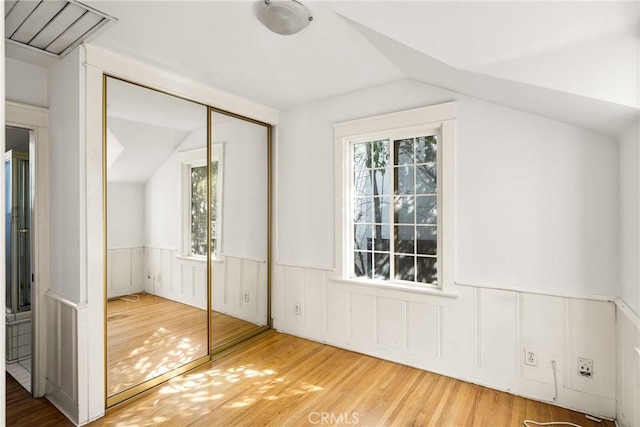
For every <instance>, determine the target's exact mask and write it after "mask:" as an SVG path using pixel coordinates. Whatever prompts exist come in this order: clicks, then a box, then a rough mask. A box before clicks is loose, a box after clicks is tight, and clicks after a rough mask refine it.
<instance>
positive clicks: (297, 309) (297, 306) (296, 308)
mask: <svg viewBox="0 0 640 427" xmlns="http://www.w3.org/2000/svg"><path fill="white" fill-rule="evenodd" d="M301 311H302V309H301V308H300V304H298V303H295V304H294V305H293V314H295V315H300V313H301Z"/></svg>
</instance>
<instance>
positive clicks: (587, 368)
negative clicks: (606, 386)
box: [578, 357, 593, 378]
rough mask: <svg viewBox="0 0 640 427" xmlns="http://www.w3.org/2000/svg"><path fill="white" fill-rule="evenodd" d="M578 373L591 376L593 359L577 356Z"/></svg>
mask: <svg viewBox="0 0 640 427" xmlns="http://www.w3.org/2000/svg"><path fill="white" fill-rule="evenodd" d="M578 374H580V375H581V376H583V377H587V378H591V377H592V376H593V360H591V359H586V358H584V357H578Z"/></svg>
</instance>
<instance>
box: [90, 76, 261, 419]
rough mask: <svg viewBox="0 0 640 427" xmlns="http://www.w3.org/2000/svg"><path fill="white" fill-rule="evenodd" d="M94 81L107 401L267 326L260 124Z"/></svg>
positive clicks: (109, 80)
mask: <svg viewBox="0 0 640 427" xmlns="http://www.w3.org/2000/svg"><path fill="white" fill-rule="evenodd" d="M104 85H105V106H104V108H105V110H104V134H103V137H104V193H105V206H106V209H105V210H106V212H105V217H106V225H105V242H106V247H105V254H106V259H105V307H106V310H105V312H106V316H105V317H106V322H105V323H106V332H105V333H106V367H105V371H106V396H107V398H106V406H107V407H110V406H112V405H114V404H116V403H119V402H122V401H123V400H126V399H128V398H130V397H132V396H134V395H136V394H138V393H140V392H142V391H145V390H147V389H148V388H150V387H153V386H155V385H157V384H159V383H161V382H163V381H165V380H167V379H169V378H171V377H173V376H176V375H179V374H180V373H183V372H186V371H187V370H189V369H192V368H194V367H196V366H198V365H200V364H202V363H205V362H207V361H208V360H210V357H211V355H212V354H215V353H221V352H222V351H224V350H226V349H227V348H229V347H231V346H233V345H235V344H237V343H239V342H242V341H243V340H245V339H248V338H251V337H253V336H255V335H257V334H259V333H260V332H262V331H264V330H266V329H268V328H269V327H270V310H269V305H270V268H269V265H270V250H269V248H270V241H271V234H270V233H271V231H270V222H271V217H270V209H271V202H270V197H271V192H270V187H271V178H270V176H271V167H270V164H271V157H270V152H271V127H270V126H269V125H267V124H264V123H261V122H257V121H254V120H251V119H247V118H244V117H240V116H237V115H233V114H230V113H226V112H223V111H220V110H217V109H215V108H212V107H207V106H205V105H202V104H198V103H195V102H192V101H188V100H185V99H182V98H179V97H176V96H173V95H170V94H167V93H164V92H161V91H157V90H154V89H152V88H147V87H143V86H140V85H137V84H134V83H131V82H127V81H124V80H121V79H118V78H114V77H108V76H105V78H104Z"/></svg>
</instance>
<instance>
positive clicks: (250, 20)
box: [86, 0, 640, 134]
mask: <svg viewBox="0 0 640 427" xmlns="http://www.w3.org/2000/svg"><path fill="white" fill-rule="evenodd" d="M86 3H88V4H89V5H90V6H92V7H94V8H97V9H98V10H100V11H102V12H104V13H106V14H109V15H111V16H115V17H116V18H118V19H119V21H118V22H117V23H116V24H114V25H112V26H111V27H110V28H109V29H107V30H106V31H104V32H103V33H102V34H100V35H99V36H97V37H96V38H95V39H94V40H93V41H92V42H91V43H92V44H96V45H98V46H101V47H104V48H107V49H110V50H114V51H117V52H121V53H124V54H126V55H129V56H132V57H135V58H138V59H140V60H143V61H146V62H149V63H153V64H160V65H161V66H162V67H163V68H165V69H168V70H170V71H172V72H175V73H178V74H181V75H184V76H187V77H189V78H191V79H193V80H196V81H198V82H201V83H204V84H207V85H210V86H213V87H216V88H219V89H222V90H225V91H228V92H230V93H234V94H236V95H239V96H242V97H245V98H248V99H251V100H253V101H256V102H259V103H262V104H265V105H268V106H271V107H274V108H277V109H280V110H285V109H288V108H292V107H295V106H299V105H303V104H306V103H309V102H313V101H316V100H321V99H324V98H329V97H333V96H336V95H340V94H344V93H349V92H354V91H357V90H360V89H364V88H367V87H371V86H375V85H380V84H384V83H388V82H390V81H395V80H399V79H404V78H411V79H414V80H418V81H421V82H424V83H428V84H432V85H436V86H441V87H445V88H447V89H450V90H454V91H458V92H462V93H466V94H469V95H471V96H476V97H480V98H484V99H488V100H490V101H493V102H497V103H501V104H505V105H508V106H510V107H513V108H517V109H521V110H525V111H530V112H532V113H535V114H541V115H543V116H547V117H551V118H554V119H556V120H561V121H565V122H568V123H572V124H575V125H578V126H583V127H586V128H590V129H594V130H598V131H601V132H603V133H608V134H615V133H616V131H617V130H619V126H622V125H623V124H624V123H626V122H627V121H628V120H629V119H630V118H633V117H637V115H638V105H639V102H640V101H639V89H638V85H639V80H640V78H639V77H638V76H639V67H638V62H639V42H638V40H639V35H638V31H639V29H638V28H639V27H638V22H639V6H638V2H636V1H627V2H615V1H605V2H583V1H569V2H556V1H547V2H540V1H537V2H536V1H534V2H522V1H513V2H481V1H470V2H459V1H450V2H433V1H407V2H405V1H374V2H365V1H355V0H354V1H346V2H330V1H315V2H313V1H309V2H305V4H306V5H307V6H309V8H310V9H311V10H312V13H313V15H314V21H313V22H312V23H311V25H310V26H309V27H308V28H307V29H305V30H304V31H302V32H300V33H298V34H296V35H293V36H280V35H277V34H274V33H271V32H270V31H269V30H267V29H266V28H265V27H263V26H262V25H261V24H260V23H259V22H258V21H257V19H256V18H255V16H254V12H253V9H254V6H255V2H254V1H228V2H222V1H196V2H191V1H91V0H90V1H87V2H86ZM447 76H448V77H447ZM452 76H455V78H452ZM594 120H595V121H594Z"/></svg>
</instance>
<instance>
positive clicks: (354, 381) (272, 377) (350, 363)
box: [92, 332, 614, 427]
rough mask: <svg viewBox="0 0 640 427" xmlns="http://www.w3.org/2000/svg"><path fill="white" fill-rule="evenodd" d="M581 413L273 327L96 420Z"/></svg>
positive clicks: (472, 420)
mask: <svg viewBox="0 0 640 427" xmlns="http://www.w3.org/2000/svg"><path fill="white" fill-rule="evenodd" d="M524 419H531V420H534V421H538V422H549V421H569V422H573V423H575V424H578V425H581V426H583V427H596V426H601V427H613V426H614V424H613V423H612V422H608V421H603V422H602V423H595V422H592V421H590V420H587V419H585V417H584V415H582V414H579V413H577V412H573V411H569V410H566V409H562V408H558V407H555V406H551V405H548V404H545V403H540V402H535V401H532V400H528V399H524V398H521V397H516V396H513V395H510V394H507V393H502V392H499V391H495V390H492V389H489V388H485V387H481V386H477V385H473V384H469V383H465V382H462V381H458V380H454V379H451V378H447V377H443V376H440V375H436V374H432V373H429V372H425V371H421V370H418V369H414V368H409V367H406V366H402V365H398V364H395V363H392V362H387V361H384V360H380V359H376V358H373V357H369V356H364V355H361V354H357V353H353V352H350V351H346V350H342V349H337V348H334V347H330V346H327V345H323V344H320V343H316V342H313V341H308V340H304V339H300V338H296V337H292V336H289V335H284V334H280V333H276V332H273V333H270V334H268V335H267V336H266V337H263V338H261V339H260V340H257V341H254V342H252V343H250V344H248V345H247V346H245V347H243V348H241V349H239V350H236V351H235V352H233V353H231V354H229V355H227V356H225V357H223V358H221V359H218V360H216V361H213V362H210V363H208V364H206V365H204V366H203V367H200V368H198V369H196V370H194V371H192V372H190V373H187V374H185V375H182V376H180V377H177V378H174V379H173V380H171V381H169V382H168V383H166V384H163V385H161V386H159V387H158V388H156V389H154V390H152V391H150V392H149V393H147V394H145V395H143V396H142V397H140V398H139V399H137V400H134V401H131V402H128V403H125V404H123V405H121V406H119V407H116V408H114V409H113V410H111V411H109V412H108V413H107V415H106V417H104V418H102V419H100V420H98V421H96V422H94V423H93V424H92V425H95V426H143V425H155V424H165V425H176V426H186V425H191V426H299V425H361V426H408V425H414V426H492V427H494V426H497V427H500V426H514V427H515V426H522V425H523V424H522V422H523V420H524Z"/></svg>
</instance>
